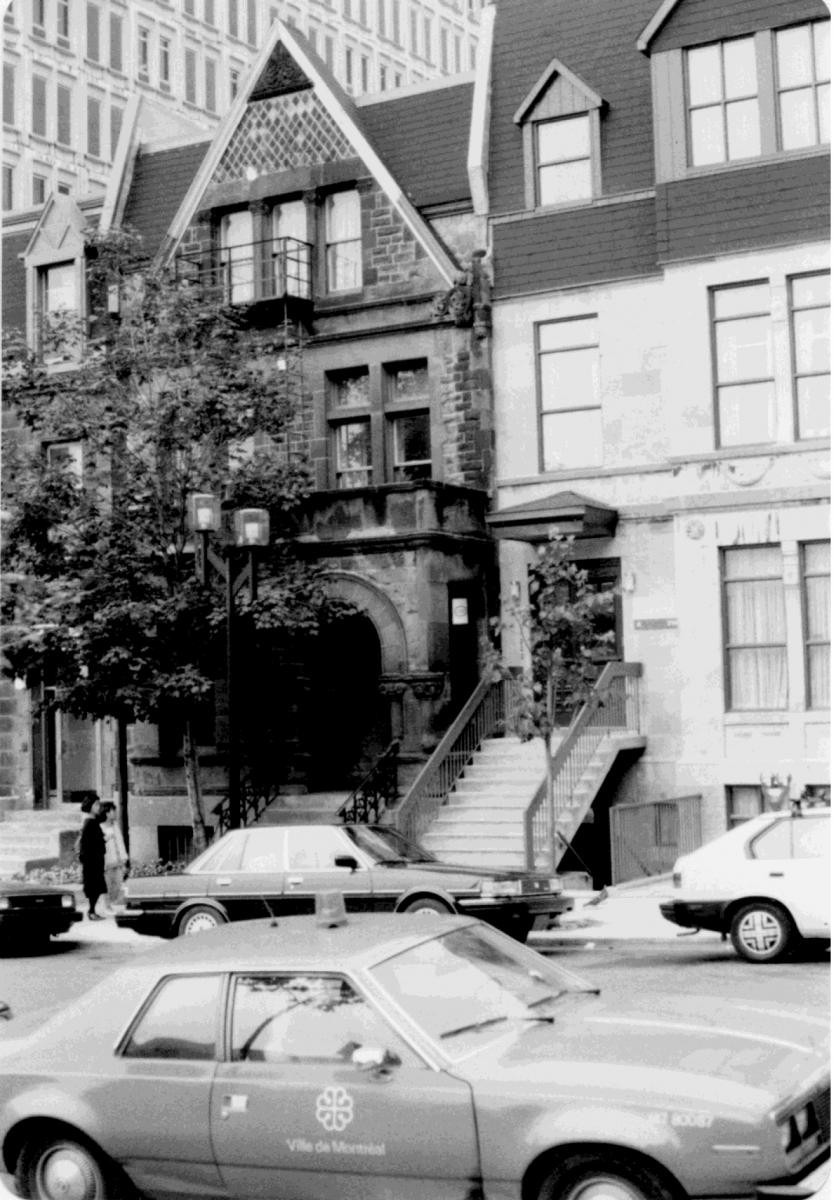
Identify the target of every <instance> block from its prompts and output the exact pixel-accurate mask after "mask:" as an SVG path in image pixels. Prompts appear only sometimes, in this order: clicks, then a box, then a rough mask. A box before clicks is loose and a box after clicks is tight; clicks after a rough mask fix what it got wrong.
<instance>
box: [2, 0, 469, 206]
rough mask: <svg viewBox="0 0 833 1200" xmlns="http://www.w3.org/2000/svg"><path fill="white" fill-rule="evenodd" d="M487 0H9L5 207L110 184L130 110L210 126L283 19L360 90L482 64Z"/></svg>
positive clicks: (176, 132)
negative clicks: (138, 103)
mask: <svg viewBox="0 0 833 1200" xmlns="http://www.w3.org/2000/svg"><path fill="white" fill-rule="evenodd" d="M484 2H486V0H419V2H417V0H293V2H290V0H276V2H275V3H268V2H267V0H132V3H131V4H130V5H129V6H128V5H126V4H125V3H124V2H123V0H10V2H9V3H8V4H7V5H6V7H5V11H4V15H3V187H2V209H3V212H6V213H7V212H11V211H16V212H19V211H25V210H27V209H32V208H38V207H39V206H40V205H42V204H43V202H44V200H45V199H46V197H47V196H48V195H49V194H50V193H51V192H59V193H66V194H69V193H72V194H77V195H87V194H90V193H96V192H99V193H100V192H102V191H103V190H104V188H105V186H106V183H107V179H108V176H109V173H110V169H111V166H112V164H113V162H114V159H115V157H116V153H117V147H118V141H119V133H120V131H121V128H122V124H123V121H124V113H125V109H126V107H127V105H128V103H129V102H130V101H131V98H133V97H137V96H138V97H140V98H141V100H142V128H143V131H144V133H145V135H146V136H147V137H149V138H152V139H153V140H154V141H155V142H156V143H158V142H159V141H160V140H162V139H164V138H168V139H169V140H170V141H171V142H172V143H174V142H176V141H177V140H182V139H183V138H187V137H189V136H190V137H193V136H195V135H196V134H198V133H199V132H200V131H203V132H204V131H210V130H212V129H213V128H214V127H215V126H216V125H217V124H218V123H219V121H220V120H221V119H222V117H223V116H224V115H225V113H227V112H228V110H229V108H230V106H231V105H232V104H233V103H234V100H235V97H236V96H237V94H238V93H239V90H240V87H241V82H242V80H243V79H244V77H245V76H246V74H247V72H248V69H249V66H250V64H251V62H252V60H253V58H254V56H255V55H256V54H257V52H258V50H259V49H260V48H261V46H262V45H263V43H264V39H265V37H266V34H267V33H268V30H269V28H270V27H271V25H272V23H273V22H274V21H275V20H276V19H277V18H278V17H280V18H281V19H282V20H283V21H285V22H287V23H289V24H292V25H295V26H296V27H297V28H298V29H299V30H300V31H301V32H302V33H303V34H304V35H305V36H306V37H307V38H308V39H309V41H310V43H311V44H312V46H313V49H315V50H316V51H317V53H318V54H319V56H320V57H321V58H322V59H323V60H324V61H325V62H326V64H327V66H328V67H329V68H330V69H331V70H332V72H333V74H334V76H335V77H336V79H337V80H338V81H339V83H340V84H341V85H342V87H344V88H345V90H346V91H347V92H348V93H349V94H350V95H352V96H361V95H364V94H366V93H376V92H386V91H391V90H393V89H398V88H406V87H409V86H413V85H415V84H421V83H424V82H425V81H427V80H430V79H433V78H437V77H439V76H443V75H457V74H461V73H464V72H468V71H470V70H472V69H473V68H474V54H475V49H476V46H477V38H478V28H479V14H480V10H481V8H482V7H483V4H484Z"/></svg>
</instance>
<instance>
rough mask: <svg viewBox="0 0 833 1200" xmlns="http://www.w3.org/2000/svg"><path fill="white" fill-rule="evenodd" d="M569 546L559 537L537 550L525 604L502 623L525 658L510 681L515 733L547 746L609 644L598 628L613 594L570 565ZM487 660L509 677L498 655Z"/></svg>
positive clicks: (609, 637) (573, 563)
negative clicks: (516, 639)
mask: <svg viewBox="0 0 833 1200" xmlns="http://www.w3.org/2000/svg"><path fill="white" fill-rule="evenodd" d="M573 542H574V539H573V538H571V537H570V538H567V537H560V536H558V537H554V538H552V539H551V540H550V541H549V542H547V543H546V545H542V546H541V547H539V549H538V559H537V562H536V563H535V565H534V567H533V568H531V570H530V573H529V599H528V602H527V603H522V602H521V601H517V602H515V603H514V604H512V605H510V607H509V609H508V611H507V612H506V613H505V617H504V621H503V625H504V627H510V626H511V627H512V628H514V629H515V630H516V631H517V632H518V633H519V635H520V638H521V641H522V644H523V646H524V648H525V650H526V653H527V660H528V661H527V664H526V666H525V667H524V668H523V670H522V672H521V674H520V676H517V675H514V676H513V677H514V678H515V691H516V697H517V701H516V703H517V708H516V712H515V721H516V725H517V731H518V733H519V734H520V735H521V737H523V738H526V739H529V738H532V737H542V738H544V739H546V740H548V739H549V737H550V735H551V733H552V731H553V729H554V728H555V727H556V725H557V724H558V723H559V718H560V717H565V716H569V715H570V714H571V713H572V712H574V711H575V710H576V709H577V708H578V707H579V706H580V705H581V704H582V703H583V702H584V700H586V698H587V696H588V695H589V692H590V690H591V688H592V686H593V682H594V680H595V679H596V677H597V675H598V661H599V659H600V658H601V657H604V655H605V652H606V650H607V648H608V647H609V646H610V645H611V643H612V641H613V636H614V635H613V633H612V632H611V631H610V630H606V629H605V628H604V625H605V620H606V618H609V616H610V614H611V613H612V611H613V604H614V591H613V589H611V588H603V589H598V588H594V587H593V585H592V584H591V583H590V581H589V578H588V574H587V571H586V570H584V569H583V568H582V567H581V565H580V563H578V562H576V560H575V559H574V558H573V557H572V550H573ZM490 659H491V664H492V667H493V669H494V671H495V672H496V673H497V674H498V675H504V676H508V675H509V674H511V672H510V671H509V670H508V669H507V667H506V666H505V664H504V663H503V660H502V659H501V657H500V655H499V654H498V653H497V652H495V651H492V653H491V656H490Z"/></svg>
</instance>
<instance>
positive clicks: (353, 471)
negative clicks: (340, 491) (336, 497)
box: [333, 420, 371, 488]
mask: <svg viewBox="0 0 833 1200" xmlns="http://www.w3.org/2000/svg"><path fill="white" fill-rule="evenodd" d="M333 436H334V439H335V468H336V469H335V476H336V487H339V488H353V487H365V486H366V485H367V484H369V483H370V469H371V449H370V421H368V420H363V421H340V422H339V423H338V424H336V425H333Z"/></svg>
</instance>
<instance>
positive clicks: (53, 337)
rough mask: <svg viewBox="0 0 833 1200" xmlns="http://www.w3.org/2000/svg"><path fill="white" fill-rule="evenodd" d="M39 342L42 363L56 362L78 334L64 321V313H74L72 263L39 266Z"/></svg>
mask: <svg viewBox="0 0 833 1200" xmlns="http://www.w3.org/2000/svg"><path fill="white" fill-rule="evenodd" d="M38 286H39V296H38V322H39V343H40V349H41V353H42V355H43V359H44V362H58V361H60V360H61V359H63V358H66V357H67V353H68V352H71V351H72V349H73V346H74V343H75V342H76V340H77V337H78V330H77V328H76V327H75V326H72V327H69V326H67V324H66V318H67V316H68V314H73V313H76V314H77V313H78V312H79V311H80V309H79V303H78V271H77V267H76V264H75V263H74V262H64V263H56V264H55V265H54V266H48V267H41V268H40V270H39V273H38Z"/></svg>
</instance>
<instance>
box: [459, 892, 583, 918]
mask: <svg viewBox="0 0 833 1200" xmlns="http://www.w3.org/2000/svg"><path fill="white" fill-rule="evenodd" d="M457 907H458V909H459V910H460V912H461V913H465V915H466V916H467V917H479V918H480V920H481V921H488V922H489V923H490V924H494V925H498V924H501V923H502V922H503V921H517V920H520V919H529V920H530V921H534V920H535V919H536V918H538V917H557V916H559V915H560V914H561V913H565V912H569V911H570V910H571V909H572V907H573V900H572V898H571V897H570V896H562V895H556V894H555V893H542V894H541V895H540V896H517V897H516V896H512V897H508V898H507V899H505V900H504V899H500V898H499V897H494V896H488V897H487V896H484V897H482V898H480V897H478V898H475V899H468V898H467V899H465V900H458V901H457Z"/></svg>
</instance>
